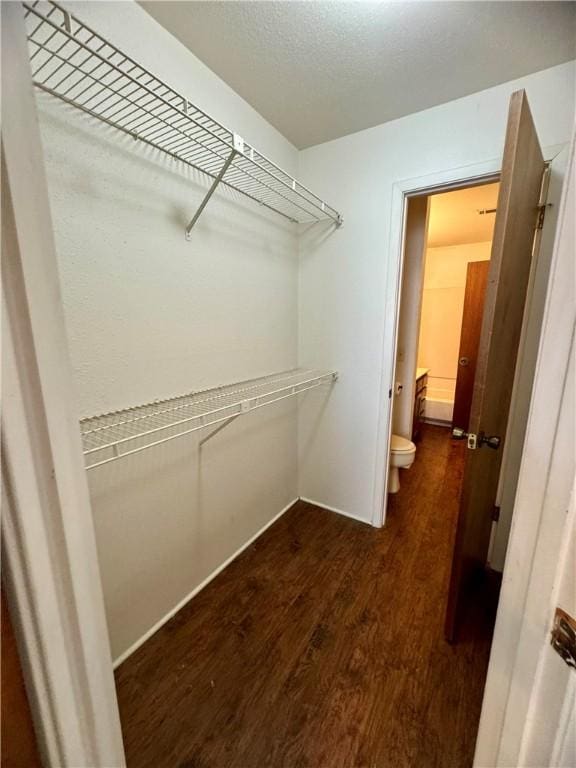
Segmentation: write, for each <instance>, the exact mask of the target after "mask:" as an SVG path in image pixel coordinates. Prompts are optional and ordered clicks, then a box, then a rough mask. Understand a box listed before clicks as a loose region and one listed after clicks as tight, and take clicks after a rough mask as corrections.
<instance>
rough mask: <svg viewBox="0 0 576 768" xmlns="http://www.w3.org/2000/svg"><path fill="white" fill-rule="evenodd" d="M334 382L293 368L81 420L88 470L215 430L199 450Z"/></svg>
mask: <svg viewBox="0 0 576 768" xmlns="http://www.w3.org/2000/svg"><path fill="white" fill-rule="evenodd" d="M337 379H338V374H337V372H336V371H319V370H309V369H303V368H297V369H294V370H291V371H284V372H282V373H277V374H273V375H270V376H262V377H260V378H258V379H250V380H248V381H242V382H238V383H236V384H228V385H226V386H223V387H216V388H213V389H206V390H202V391H200V392H191V393H189V394H187V395H180V396H178V397H173V398H169V399H167V400H157V401H155V402H153V403H148V404H146V405H139V406H135V407H133V408H126V409H124V410H121V411H114V412H112V413H105V414H102V415H100V416H91V417H89V418H86V419H82V420H81V421H80V433H81V436H82V446H83V451H84V457H85V463H86V469H94V468H95V467H100V466H102V465H104V464H108V463H110V462H112V461H116V460H117V459H121V458H123V457H124V456H130V455H132V454H134V453H139V452H140V451H144V450H146V449H148V448H152V447H154V446H157V445H161V444H162V443H166V442H168V441H169V440H174V439H176V438H178V437H184V436H185V435H189V434H191V433H192V432H196V431H197V430H200V429H205V428H206V427H210V426H216V429H214V430H212V431H211V432H210V433H209V434H207V435H205V436H204V437H203V438H202V440H200V442H199V448H200V449H201V448H202V446H203V444H204V443H205V442H207V440H209V439H211V438H212V437H213V436H214V435H216V434H217V433H218V432H220V430H222V429H224V427H226V426H228V424H230V423H231V422H232V421H235V420H236V419H237V418H238V417H239V416H244V415H245V414H247V413H250V412H251V411H254V410H256V409H258V408H263V407H265V406H267V405H272V404H273V403H277V402H279V401H281V400H285V399H286V398H289V397H294V396H296V395H299V394H302V393H303V392H307V391H309V390H311V389H314V388H316V387H320V386H323V385H331V384H333V383H334V382H335V381H337Z"/></svg>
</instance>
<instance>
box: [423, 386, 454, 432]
mask: <svg viewBox="0 0 576 768" xmlns="http://www.w3.org/2000/svg"><path fill="white" fill-rule="evenodd" d="M455 388H456V381H454V382H452V381H450V380H441V381H439V382H438V381H435V380H434V378H433V377H431V376H429V377H428V387H427V388H426V402H425V404H424V421H427V422H430V423H431V424H442V425H449V424H452V415H453V413H454V390H455Z"/></svg>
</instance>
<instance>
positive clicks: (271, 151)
mask: <svg viewBox="0 0 576 768" xmlns="http://www.w3.org/2000/svg"><path fill="white" fill-rule="evenodd" d="M70 9H71V11H72V12H73V13H75V14H77V15H78V16H79V17H80V18H81V19H82V20H83V21H85V22H86V23H88V24H89V25H92V26H94V27H95V28H96V29H97V30H99V31H100V32H102V33H103V34H105V35H108V36H109V37H110V39H111V40H112V41H114V42H116V43H117V44H118V45H119V46H121V47H122V48H123V49H124V50H125V51H126V52H127V53H128V54H130V55H132V56H133V57H134V58H135V59H136V60H137V61H139V62H140V63H142V64H143V65H144V66H148V67H149V68H150V69H152V70H153V71H154V72H155V73H157V74H158V75H159V76H160V77H163V78H164V79H165V80H166V81H167V82H168V83H169V84H170V85H172V86H173V87H174V88H176V89H177V90H179V91H181V92H183V93H184V94H185V95H187V96H188V97H189V98H190V100H192V101H194V102H195V103H197V104H198V106H200V107H201V108H203V109H205V110H207V111H208V112H211V113H212V114H213V116H214V117H215V118H216V119H218V120H220V121H221V122H223V123H224V124H225V125H227V126H229V127H230V128H232V129H233V130H235V131H237V132H238V133H240V134H241V135H243V136H244V138H245V139H246V140H247V141H249V142H254V144H255V145H256V146H257V147H258V148H259V149H260V150H261V151H262V152H264V153H265V154H266V155H268V156H270V157H271V158H273V159H274V160H275V161H277V162H278V163H279V164H281V165H282V166H284V167H285V168H286V169H287V170H288V171H292V172H294V173H295V172H296V170H297V162H298V153H297V151H296V150H295V149H294V147H293V146H292V145H291V144H289V142H288V141H287V140H285V139H284V138H283V137H282V136H281V135H280V134H279V133H278V132H277V131H276V130H275V129H274V128H272V127H271V126H270V125H269V124H268V123H266V122H265V120H264V119H263V118H261V117H260V116H259V115H258V114H257V113H256V112H255V111H254V110H253V109H252V108H251V107H250V106H249V105H248V104H246V103H245V102H244V101H243V100H242V99H240V97H238V96H237V95H236V94H235V93H234V92H233V91H231V89H230V88H228V86H226V85H225V84H224V83H223V82H222V81H221V80H219V79H218V78H217V77H216V76H215V75H214V74H213V73H211V72H210V71H209V70H208V69H207V68H206V67H205V66H204V65H203V64H202V63H201V62H199V61H198V60H197V59H196V58H195V57H194V56H193V55H192V54H190V53H189V52H188V51H187V50H186V49H185V48H184V47H183V46H182V45H181V44H180V43H178V42H177V41H176V40H175V39H174V38H173V37H171V36H170V35H169V34H168V33H167V32H166V31H165V30H163V29H162V28H161V27H160V26H158V24H157V23H156V22H155V21H154V20H153V19H152V18H151V17H150V16H148V14H146V13H145V12H144V11H143V10H142V9H141V8H140V7H139V6H138V5H137V4H135V3H123V2H121V3H70ZM39 104H40V123H41V131H42V138H43V143H44V148H45V156H46V166H47V173H48V182H49V189H50V198H51V206H52V212H53V219H54V226H55V235H56V245H57V251H58V259H59V269H60V273H61V278H62V292H63V297H64V305H65V306H64V308H65V315H66V320H67V328H68V335H69V341H70V353H71V358H72V363H73V367H74V372H75V377H76V388H77V394H78V400H79V403H80V406H79V410H80V414H81V415H82V416H87V415H95V414H97V413H101V412H103V411H108V410H112V409H118V408H122V407H125V406H129V405H135V404H139V403H144V402H147V401H150V400H154V399H156V398H165V397H169V396H171V395H176V394H180V393H183V392H187V391H190V390H194V389H197V388H202V387H208V386H213V385H218V384H225V383H232V382H234V381H238V380H241V379H245V378H252V377H255V376H258V375H262V374H266V373H273V372H277V371H282V370H285V369H288V368H291V367H294V366H295V364H296V362H297V286H298V282H297V269H298V259H297V255H298V254H297V232H296V231H295V229H294V228H293V226H292V225H290V224H288V223H284V222H283V221H281V220H280V218H279V217H277V216H275V215H274V214H272V213H270V214H268V213H267V212H264V211H263V209H261V208H259V207H258V206H256V205H254V204H252V203H251V202H250V201H246V202H244V201H242V200H238V199H233V198H232V197H231V196H230V194H227V193H218V194H217V195H215V197H214V198H213V199H212V201H211V203H210V205H209V206H208V207H207V209H206V210H205V212H204V214H203V215H202V217H201V218H200V220H199V222H198V224H197V225H196V227H195V229H194V231H193V233H192V240H191V241H190V242H187V241H186V240H185V239H184V228H185V226H186V224H187V223H188V221H189V219H190V218H191V215H192V214H193V212H194V210H195V206H196V205H197V204H198V203H199V201H200V200H201V199H202V195H203V193H204V191H205V190H206V188H207V182H206V181H205V180H201V181H200V183H198V181H197V180H196V179H194V178H192V174H191V173H189V172H187V171H185V170H182V169H179V168H177V167H175V164H174V163H173V162H172V161H168V160H166V158H164V157H161V156H159V155H158V154H157V153H154V152H152V151H151V150H150V149H149V148H143V147H139V146H138V145H137V144H136V143H135V142H134V141H133V140H132V139H130V138H129V137H125V136H122V135H119V134H117V133H116V132H114V131H113V130H111V129H107V128H106V127H105V126H103V125H101V124H99V123H96V122H94V121H91V120H90V119H89V118H87V117H84V116H82V115H78V114H77V113H75V112H74V111H73V110H71V109H68V108H66V107H65V106H64V105H62V104H60V103H57V102H55V100H53V99H51V98H50V97H48V96H45V97H40V98H39ZM296 432H297V421H296V404H295V403H294V402H291V401H287V402H286V403H284V404H279V405H276V406H273V407H270V408H265V409H261V410H259V411H256V412H254V413H252V414H249V415H248V416H246V417H244V418H242V419H239V420H238V421H237V422H235V423H234V424H232V425H231V426H229V427H228V428H227V429H225V430H223V431H222V432H220V433H219V434H218V435H217V436H216V437H214V438H213V439H212V440H211V441H210V442H208V443H207V444H206V445H205V446H204V448H203V450H202V458H201V459H200V454H199V447H198V440H199V437H198V434H199V433H195V435H192V436H191V437H190V438H183V439H181V440H177V441H173V442H172V443H168V444H166V445H164V446H162V447H159V448H158V449H152V450H149V451H145V452H143V453H140V454H138V455H136V456H132V457H130V458H125V459H122V460H121V461H118V462H113V463H111V464H109V465H107V466H105V467H102V468H99V469H96V470H93V471H91V472H90V473H89V480H90V488H91V495H92V505H93V512H94V519H95V527H96V535H97V541H98V549H99V557H100V565H101V572H102V576H103V582H104V593H105V599H106V608H107V615H108V621H109V628H110V634H111V644H112V651H113V655H114V657H118V656H119V655H120V654H122V653H123V652H125V651H126V649H127V648H129V647H130V646H131V645H132V644H133V643H135V642H136V641H137V640H138V639H139V638H140V637H141V636H142V635H143V634H144V633H145V632H147V631H148V630H149V629H150V628H151V627H152V626H153V625H154V624H155V623H156V622H158V621H159V620H160V619H161V618H162V617H163V616H165V615H166V614H167V613H168V612H169V611H170V610H172V609H173V608H174V607H175V606H176V605H177V604H178V602H179V601H180V600H182V599H183V598H184V597H185V596H186V595H188V594H189V593H190V592H191V590H193V589H194V588H195V587H197V586H198V585H199V584H200V583H201V582H202V581H203V580H204V579H205V578H206V577H207V576H208V575H209V574H210V573H211V572H213V571H214V569H215V568H217V567H218V566H220V565H221V564H222V563H223V562H224V561H225V560H226V559H227V558H228V557H229V556H230V555H232V554H233V553H234V552H235V551H236V550H238V548H239V547H241V546H242V545H244V544H245V543H246V542H247V541H248V540H249V539H250V537H251V536H252V535H254V534H255V533H256V532H257V531H258V530H259V529H260V528H261V527H262V526H263V525H265V524H266V523H267V522H268V521H270V520H271V519H272V518H273V517H274V516H275V515H276V514H277V513H279V512H280V510H282V509H283V508H284V507H285V506H286V505H288V504H289V503H290V502H292V501H293V500H294V499H295V498H296V496H297V439H296ZM201 436H203V435H202V434H201Z"/></svg>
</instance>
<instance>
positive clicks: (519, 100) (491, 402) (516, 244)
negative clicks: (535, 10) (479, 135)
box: [445, 91, 545, 641]
mask: <svg viewBox="0 0 576 768" xmlns="http://www.w3.org/2000/svg"><path fill="white" fill-rule="evenodd" d="M544 172H545V162H544V158H543V156H542V151H541V149H540V143H539V141H538V136H537V134H536V129H535V128H534V123H533V121H532V115H531V113H530V107H529V105H528V99H527V97H526V93H525V91H516V92H515V93H513V94H512V97H511V100H510V108H509V113H508V125H507V128H506V139H505V143H504V154H503V158H502V173H501V176H500V190H499V194H498V206H497V211H496V220H495V225H494V237H493V241H492V253H491V257H490V262H489V263H490V267H489V273H488V284H487V287H486V295H485V300H484V312H483V316H482V329H481V332H480V344H479V349H478V358H477V363H476V376H475V380H474V391H473V396H472V408H471V413H470V419H469V421H468V425H466V424H463V425H458V426H464V427H466V426H468V432H470V433H473V434H475V435H477V436H478V443H477V447H476V448H471V449H470V450H468V451H467V452H466V454H467V455H466V466H465V469H464V478H463V485H462V496H461V500H460V511H459V516H458V523H457V527H456V538H455V542H454V552H453V556H452V571H451V576H450V588H449V594H448V605H447V609H446V624H445V632H446V637H447V639H448V640H450V641H453V640H455V639H456V632H457V628H458V620H459V617H460V614H461V611H462V608H463V606H464V604H465V602H466V600H467V598H468V595H469V587H470V584H471V583H473V582H474V578H473V577H474V575H475V574H477V573H479V572H480V573H481V572H482V571H483V570H484V568H485V566H486V560H487V556H488V545H489V542H490V531H491V527H492V512H493V509H494V504H495V502H496V492H497V488H498V480H499V476H500V467H501V464H502V452H503V448H504V438H505V435H506V426H507V423H508V414H509V410H510V402H511V399H512V386H513V383H514V372H515V368H516V360H517V356H518V348H519V344H520V335H521V331H522V322H523V317H524V306H525V303H526V293H527V289H528V280H529V276H530V269H531V263H532V254H533V250H534V248H535V242H537V241H538V238H536V237H535V235H536V231H537V227H538V219H539V211H540V206H541V204H542V202H543V201H542V200H541V195H542V189H543V180H544ZM482 435H486V436H495V437H498V438H500V444H499V446H498V447H497V448H493V447H491V446H490V444H489V443H487V442H482V440H481V437H482Z"/></svg>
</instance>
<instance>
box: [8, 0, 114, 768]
mask: <svg viewBox="0 0 576 768" xmlns="http://www.w3.org/2000/svg"><path fill="white" fill-rule="evenodd" d="M1 6H2V7H1V13H2V64H3V67H2V73H3V79H2V102H3V104H2V106H3V125H2V171H3V173H2V224H3V226H2V251H3V252H2V299H3V301H2V321H3V322H2V362H3V366H2V387H3V391H2V395H3V403H2V404H3V409H2V555H3V564H2V565H3V572H2V579H3V583H4V585H5V588H6V597H7V600H8V604H9V606H10V611H11V616H12V621H13V624H14V630H15V634H16V638H17V642H18V650H19V655H20V659H21V663H22V670H23V674H24V678H25V683H26V690H27V695H28V699H29V702H30V708H31V711H32V717H33V720H34V726H35V731H36V736H37V738H38V746H39V749H40V752H41V754H42V760H43V763H44V764H45V765H51V766H57V765H67V766H69V765H86V766H88V765H90V766H110V767H112V766H113V767H114V768H117V767H118V768H120V767H121V766H124V765H125V759H124V749H123V743H122V734H121V728H120V718H119V713H118V704H117V699H116V690H115V686H114V673H113V668H112V658H111V653H110V644H109V639H108V628H107V624H106V616H105V612H104V596H103V592H102V584H101V581H100V572H99V566H98V557H97V551H96V542H95V536H94V529H93V522H92V512H91V507H90V496H89V492H88V482H87V478H86V471H85V469H84V462H83V456H82V448H81V443H80V433H79V430H78V411H77V408H76V398H75V394H74V387H73V381H72V369H71V365H70V360H69V357H68V340H67V336H66V329H65V323H64V313H63V304H62V299H61V294H60V279H59V274H58V265H57V259H56V250H55V245H54V234H53V228H52V221H51V216H50V205H49V198H48V186H47V181H46V174H45V168H44V159H43V151H42V144H41V138H40V129H39V124H38V117H37V113H36V104H35V99H34V92H33V89H34V86H33V84H32V78H31V73H30V63H29V58H28V50H27V41H26V34H25V29H24V15H23V12H22V6H21V4H20V3H17V2H13V3H2V4H1Z"/></svg>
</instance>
